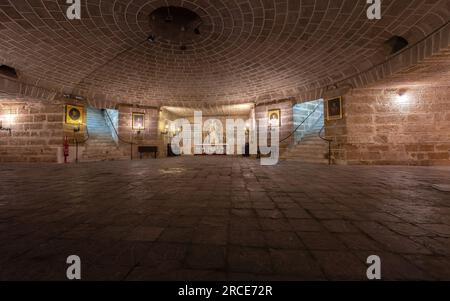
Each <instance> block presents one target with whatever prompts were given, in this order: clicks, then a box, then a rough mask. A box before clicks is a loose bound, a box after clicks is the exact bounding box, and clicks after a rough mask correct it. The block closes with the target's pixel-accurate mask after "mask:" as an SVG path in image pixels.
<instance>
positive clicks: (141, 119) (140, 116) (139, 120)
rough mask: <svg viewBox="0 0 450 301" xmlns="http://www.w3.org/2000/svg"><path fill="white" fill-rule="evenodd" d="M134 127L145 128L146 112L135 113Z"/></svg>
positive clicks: (135, 128)
mask: <svg viewBox="0 0 450 301" xmlns="http://www.w3.org/2000/svg"><path fill="white" fill-rule="evenodd" d="M132 129H133V130H135V131H142V130H145V114H144V113H133V117H132Z"/></svg>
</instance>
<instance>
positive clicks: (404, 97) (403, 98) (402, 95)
mask: <svg viewBox="0 0 450 301" xmlns="http://www.w3.org/2000/svg"><path fill="white" fill-rule="evenodd" d="M409 101H410V97H409V95H408V94H407V90H406V89H399V90H398V91H397V95H396V102H397V104H398V105H406V104H408V103H409Z"/></svg>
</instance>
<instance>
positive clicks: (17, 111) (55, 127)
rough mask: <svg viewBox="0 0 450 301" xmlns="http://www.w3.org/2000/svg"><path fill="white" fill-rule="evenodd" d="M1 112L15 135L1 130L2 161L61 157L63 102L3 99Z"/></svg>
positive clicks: (46, 159)
mask: <svg viewBox="0 0 450 301" xmlns="http://www.w3.org/2000/svg"><path fill="white" fill-rule="evenodd" d="M0 116H2V126H3V127H10V128H11V130H12V131H11V136H9V134H8V132H4V131H2V132H0V162H56V161H57V152H58V148H60V147H61V146H62V143H63V131H64V130H63V120H64V105H63V104H49V103H44V102H41V101H35V100H29V99H27V100H26V101H25V100H16V99H2V100H1V101H0ZM6 116H11V117H8V118H5V117H6ZM9 118H11V120H8V119H9Z"/></svg>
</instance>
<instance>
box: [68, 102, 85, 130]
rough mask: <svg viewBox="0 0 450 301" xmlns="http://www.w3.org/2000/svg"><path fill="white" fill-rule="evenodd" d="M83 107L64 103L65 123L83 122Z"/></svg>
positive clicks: (75, 123)
mask: <svg viewBox="0 0 450 301" xmlns="http://www.w3.org/2000/svg"><path fill="white" fill-rule="evenodd" d="M83 115H84V107H82V106H74V105H66V123H67V124H73V125H82V124H83Z"/></svg>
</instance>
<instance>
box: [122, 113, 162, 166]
mask: <svg viewBox="0 0 450 301" xmlns="http://www.w3.org/2000/svg"><path fill="white" fill-rule="evenodd" d="M118 110H119V136H120V137H121V138H122V139H123V140H125V141H127V142H131V141H132V142H134V143H135V144H136V145H134V146H133V157H134V158H138V156H139V153H138V150H137V147H138V146H139V145H141V146H158V148H159V151H160V153H159V156H162V155H164V145H163V141H162V140H161V139H160V138H161V137H160V133H159V126H158V125H159V110H158V109H156V108H155V109H152V108H135V107H131V106H119V108H118ZM133 113H144V114H145V129H144V130H143V131H141V133H139V134H138V133H137V131H134V130H133V128H132V118H133V117H132V116H133ZM120 147H121V148H122V149H123V151H124V153H127V154H129V153H130V152H131V148H130V145H129V144H126V143H123V142H121V143H120Z"/></svg>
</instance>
